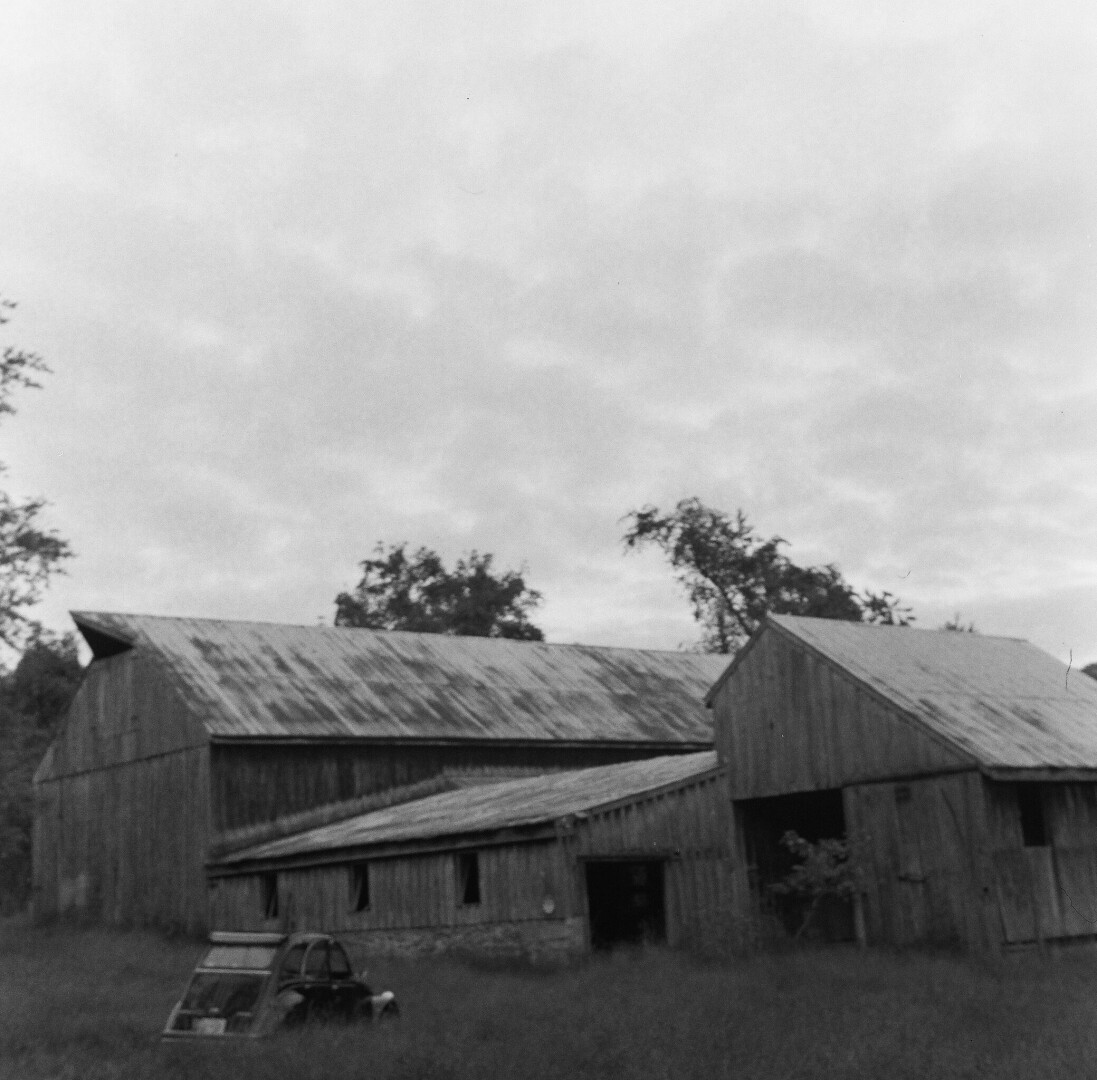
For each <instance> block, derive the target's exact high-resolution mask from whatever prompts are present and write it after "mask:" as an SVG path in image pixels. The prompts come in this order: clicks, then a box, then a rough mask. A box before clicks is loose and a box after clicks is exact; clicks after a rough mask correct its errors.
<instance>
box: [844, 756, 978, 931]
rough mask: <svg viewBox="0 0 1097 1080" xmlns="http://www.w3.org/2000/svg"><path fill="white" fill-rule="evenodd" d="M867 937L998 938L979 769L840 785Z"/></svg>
mask: <svg viewBox="0 0 1097 1080" xmlns="http://www.w3.org/2000/svg"><path fill="white" fill-rule="evenodd" d="M844 806H845V815H846V829H847V836H848V838H849V840H850V842H851V844H852V846H853V850H854V852H855V857H856V858H857V859H858V861H859V862H860V864H861V866H862V869H863V873H862V876H861V887H862V896H861V901H862V903H863V910H864V918H865V929H866V933H867V939H868V941H869V943H871V944H881V945H919V944H935V945H958V946H963V947H967V948H974V949H983V948H987V947H991V946H994V945H996V944H997V940H996V939H995V936H994V916H995V911H994V905H993V902H992V900H991V897H990V883H991V872H990V865H989V860H988V858H987V852H986V826H985V817H984V812H983V795H982V779H981V777H980V776H979V774H978V773H977V772H974V771H972V772H966V773H952V774H949V775H945V776H936V777H928V778H925V779H917V780H903V781H899V782H886V783H875V784H864V785H856V786H851V787H848V788H846V790H845V792H844Z"/></svg>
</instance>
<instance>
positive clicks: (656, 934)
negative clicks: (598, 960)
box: [586, 859, 667, 949]
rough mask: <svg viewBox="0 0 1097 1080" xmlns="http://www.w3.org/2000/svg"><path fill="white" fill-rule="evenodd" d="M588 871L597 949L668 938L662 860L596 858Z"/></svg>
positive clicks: (593, 939) (593, 938) (592, 931)
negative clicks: (598, 859)
mask: <svg viewBox="0 0 1097 1080" xmlns="http://www.w3.org/2000/svg"><path fill="white" fill-rule="evenodd" d="M586 871H587V872H586V877H587V905H588V910H589V912H590V943H591V946H592V947H593V948H595V949H610V948H613V946H614V945H647V944H653V943H658V942H663V941H666V937H667V926H666V905H665V902H664V892H663V889H664V880H663V879H664V874H663V863H662V861H661V860H658V859H649V860H645V861H642V862H639V861H636V862H634V861H632V860H607V861H605V862H593V861H592V862H588V863H587V864H586Z"/></svg>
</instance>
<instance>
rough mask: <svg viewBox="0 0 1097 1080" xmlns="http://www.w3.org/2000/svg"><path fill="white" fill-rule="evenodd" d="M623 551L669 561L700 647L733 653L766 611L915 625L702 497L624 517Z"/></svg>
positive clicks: (877, 597)
mask: <svg viewBox="0 0 1097 1080" xmlns="http://www.w3.org/2000/svg"><path fill="white" fill-rule="evenodd" d="M624 520H626V521H628V522H629V527H628V530H627V531H626V532H625V535H624V544H625V549H626V550H627V551H628V550H635V549H638V548H642V547H646V546H648V545H655V546H656V547H657V548H659V549H660V550H661V551H662V552H663V553H664V554H665V555H666V556H667V558H668V559H669V560H670V564H671V566H672V567H673V568H674V569H675V570H676V571H677V574H678V580H679V581H680V582H681V584H682V586H683V587H684V588H685V590H686V593H687V595H688V596H689V600H690V604H691V605H692V607H693V614H694V618H696V619H697V621H698V622H699V623H700V624H701V626H702V627H703V629H704V636H703V638H702V641H701V644H702V647H703V648H704V649H705V650H707V651H708V652H717V653H730V652H733V651H734V650H735V649H736V648H738V647H739V646H740V645H741V644H743V642H745V641H746V640H747V639H748V638H749V637H750V636H751V635H752V634H753V633H754V632H755V631H756V630H757V629H758V627H759V626H761V624H762V620H763V619H764V618H765V616H766V613H767V612H772V613H773V614H776V615H814V616H816V617H818V618H824V619H847V620H849V621H851V622H873V623H881V624H884V625H888V626H907V625H909V623H910V622H912V621H913V618H912V616H911V614H910V609H909V608H906V607H903V606H902V604H901V603H900V602H899V600H898V598H897V597H895V596H893V595H892V594H891V593H890V592H886V591H885V592H880V593H874V592H862V593H859V592H857V591H856V590H855V589H854V588H853V587H852V586H851V585H850V584H849V583H848V582H846V580H845V579H844V578H843V577H842V574H841V572H840V571H839V570H838V567H837V566H835V565H834V564H833V563H830V564H827V565H826V566H798V565H797V564H796V563H794V562H793V561H792V560H791V559H789V558H788V556H787V555H785V554H784V553H783V552H782V550H781V548H782V547H784V546H786V544H787V541H785V540H783V539H782V538H781V537H779V536H771V537H769V538H768V539H766V538H763V537H760V536H758V535H757V534H756V533H755V532H754V529H753V527H752V526H751V524H750V522H749V521H748V520H747V518H746V515H745V514H744V513H743V511H742V510H737V511H736V513H735V517H733V518H732V517H729V516H728V515H727V514H725V513H723V512H722V511H720V510H713V509H712V508H710V507H708V506H705V505H704V503H702V502H701V501H700V499H696V498H691V499H682V500H681V502H679V503H678V504H677V506H675V508H674V509H673V510H672V511H671V512H670V513H663V512H662V511H661V510H659V509H658V508H657V507H654V506H645V507H644V508H643V509H641V510H634V511H632V512H631V513H629V514H627V515H626V516H625V519H624Z"/></svg>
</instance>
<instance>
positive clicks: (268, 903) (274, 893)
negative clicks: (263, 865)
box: [261, 874, 278, 919]
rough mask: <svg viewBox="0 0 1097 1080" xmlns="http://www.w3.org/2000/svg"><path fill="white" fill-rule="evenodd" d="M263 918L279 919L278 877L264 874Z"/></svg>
mask: <svg viewBox="0 0 1097 1080" xmlns="http://www.w3.org/2000/svg"><path fill="white" fill-rule="evenodd" d="M261 891H262V896H263V918H264V919H277V918H278V875H277V874H264V875H263V877H262V890H261Z"/></svg>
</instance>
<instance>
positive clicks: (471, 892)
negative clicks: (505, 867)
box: [457, 851, 480, 904]
mask: <svg viewBox="0 0 1097 1080" xmlns="http://www.w3.org/2000/svg"><path fill="white" fill-rule="evenodd" d="M457 895H458V896H459V897H460V898H461V903H462V904H478V903H480V859H479V857H478V854H477V852H475V851H463V852H461V853H460V854H459V855H458V856H457Z"/></svg>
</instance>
